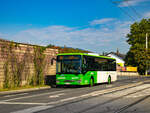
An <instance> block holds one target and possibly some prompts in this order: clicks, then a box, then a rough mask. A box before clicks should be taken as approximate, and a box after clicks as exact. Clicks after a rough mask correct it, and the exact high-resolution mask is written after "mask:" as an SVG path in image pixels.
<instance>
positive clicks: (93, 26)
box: [0, 0, 150, 53]
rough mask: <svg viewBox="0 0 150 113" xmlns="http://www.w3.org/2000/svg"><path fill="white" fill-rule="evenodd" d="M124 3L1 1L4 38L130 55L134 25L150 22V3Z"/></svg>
mask: <svg viewBox="0 0 150 113" xmlns="http://www.w3.org/2000/svg"><path fill="white" fill-rule="evenodd" d="M111 1H112V2H115V1H117V4H116V5H115V4H113V3H112V2H111ZM120 1H123V0H0V38H3V39H7V40H13V41H16V42H22V43H30V44H38V45H48V44H54V45H58V46H64V45H66V46H69V47H75V48H81V49H86V50H90V51H93V52H97V53H102V52H103V51H105V52H110V51H116V49H117V48H118V49H119V50H120V51H121V52H122V53H126V52H127V51H128V49H129V45H128V44H127V43H126V35H127V33H129V30H130V25H131V24H132V23H134V22H135V21H140V20H141V19H142V18H150V0H125V1H124V2H120ZM120 9H121V10H120ZM122 10H123V11H125V12H126V13H127V14H129V15H130V16H132V18H133V19H132V18H131V17H129V16H127V14H125V13H124V12H123V11H122Z"/></svg>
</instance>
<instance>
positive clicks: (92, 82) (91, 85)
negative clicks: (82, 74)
mask: <svg viewBox="0 0 150 113" xmlns="http://www.w3.org/2000/svg"><path fill="white" fill-rule="evenodd" d="M89 86H90V87H93V86H94V79H93V78H91V79H90V85H89Z"/></svg>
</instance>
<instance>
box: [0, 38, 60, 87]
mask: <svg viewBox="0 0 150 113" xmlns="http://www.w3.org/2000/svg"><path fill="white" fill-rule="evenodd" d="M57 53H58V50H57V49H50V48H45V47H42V46H36V45H29V44H22V43H15V42H11V41H7V40H2V39H0V88H3V86H4V83H5V82H8V83H9V84H10V83H11V81H15V79H16V80H17V79H19V80H20V81H21V85H26V84H29V81H30V80H31V78H32V76H34V75H35V73H36V72H35V71H36V70H38V68H39V67H40V68H39V70H40V69H43V70H42V73H43V74H44V75H55V73H56V61H55V60H54V59H56V54H57ZM42 55H43V56H42ZM35 61H36V62H35ZM41 64H42V65H41ZM40 65H41V66H40ZM35 67H37V69H36V68H35ZM42 67H44V68H42ZM18 75H19V76H18ZM13 83H17V82H13Z"/></svg>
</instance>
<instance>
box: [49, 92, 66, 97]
mask: <svg viewBox="0 0 150 113" xmlns="http://www.w3.org/2000/svg"><path fill="white" fill-rule="evenodd" d="M62 95H65V93H60V94H58V95H51V96H49V98H58V97H60V96H62Z"/></svg>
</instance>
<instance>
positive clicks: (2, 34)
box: [0, 32, 8, 38]
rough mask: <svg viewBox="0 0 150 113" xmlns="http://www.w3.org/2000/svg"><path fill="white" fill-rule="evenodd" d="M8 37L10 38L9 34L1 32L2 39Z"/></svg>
mask: <svg viewBox="0 0 150 113" xmlns="http://www.w3.org/2000/svg"><path fill="white" fill-rule="evenodd" d="M7 36H8V34H5V33H1V32H0V38H2V37H7Z"/></svg>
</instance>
